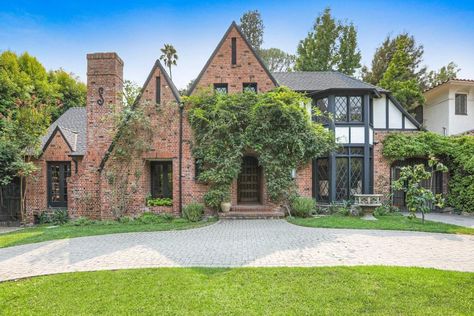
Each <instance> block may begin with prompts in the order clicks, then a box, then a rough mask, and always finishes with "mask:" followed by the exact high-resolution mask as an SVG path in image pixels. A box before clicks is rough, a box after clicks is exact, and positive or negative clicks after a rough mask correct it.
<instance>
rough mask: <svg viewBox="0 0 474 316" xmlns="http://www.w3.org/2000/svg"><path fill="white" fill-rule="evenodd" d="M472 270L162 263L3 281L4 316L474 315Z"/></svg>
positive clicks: (1, 306)
mask: <svg viewBox="0 0 474 316" xmlns="http://www.w3.org/2000/svg"><path fill="white" fill-rule="evenodd" d="M473 302H474V274H473V273H463V272H450V271H441V270H434V269H422V268H400V267H378V266H376V267H325V268H241V269H211V268H195V269H190V268H187V269H184V268H160V269H137V270H118V271H99V272H79V273H68V274H60V275H51V276H43V277H35V278H31V279H24V280H19V281H12V282H4V283H0V310H2V311H3V314H4V315H32V314H34V315H51V314H54V315H92V314H101V315H102V314H106V315H123V314H131V315H152V314H153V315H196V314H197V315H229V314H230V315H310V314H311V315H357V314H372V315H456V314H459V315H461V314H464V315H469V314H470V315H472V314H473V313H474V309H473V308H474V306H473Z"/></svg>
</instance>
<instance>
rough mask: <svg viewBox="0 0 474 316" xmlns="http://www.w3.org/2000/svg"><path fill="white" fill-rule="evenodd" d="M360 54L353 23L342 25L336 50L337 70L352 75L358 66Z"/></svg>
mask: <svg viewBox="0 0 474 316" xmlns="http://www.w3.org/2000/svg"><path fill="white" fill-rule="evenodd" d="M361 58H362V56H361V54H360V50H359V49H358V48H357V31H356V29H355V27H354V24H352V23H350V24H349V25H343V26H342V27H341V34H340V40H339V49H338V52H337V56H336V60H337V70H338V71H340V72H342V73H345V74H346V75H349V76H353V75H354V73H355V71H356V69H358V68H360V60H361Z"/></svg>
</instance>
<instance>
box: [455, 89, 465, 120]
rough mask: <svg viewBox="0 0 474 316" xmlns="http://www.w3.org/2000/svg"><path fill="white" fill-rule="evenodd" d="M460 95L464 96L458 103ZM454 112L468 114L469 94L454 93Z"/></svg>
mask: <svg viewBox="0 0 474 316" xmlns="http://www.w3.org/2000/svg"><path fill="white" fill-rule="evenodd" d="M458 97H462V99H461V101H463V102H462V103H461V101H459V102H460V103H458ZM454 114H455V115H467V94H466V93H456V94H455V95H454Z"/></svg>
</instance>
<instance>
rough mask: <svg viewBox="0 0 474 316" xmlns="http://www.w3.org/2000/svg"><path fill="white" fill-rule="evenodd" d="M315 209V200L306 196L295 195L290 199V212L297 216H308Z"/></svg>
mask: <svg viewBox="0 0 474 316" xmlns="http://www.w3.org/2000/svg"><path fill="white" fill-rule="evenodd" d="M315 209H316V201H315V200H314V199H312V198H308V197H301V196H298V197H295V198H294V199H293V200H292V201H291V212H292V215H294V216H298V217H308V216H310V215H311V214H312V213H313V212H314V211H315Z"/></svg>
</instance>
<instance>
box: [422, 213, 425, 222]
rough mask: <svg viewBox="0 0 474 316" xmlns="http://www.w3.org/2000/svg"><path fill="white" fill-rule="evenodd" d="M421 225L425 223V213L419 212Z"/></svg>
mask: <svg viewBox="0 0 474 316" xmlns="http://www.w3.org/2000/svg"><path fill="white" fill-rule="evenodd" d="M421 223H422V224H424V223H425V212H423V211H421Z"/></svg>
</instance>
